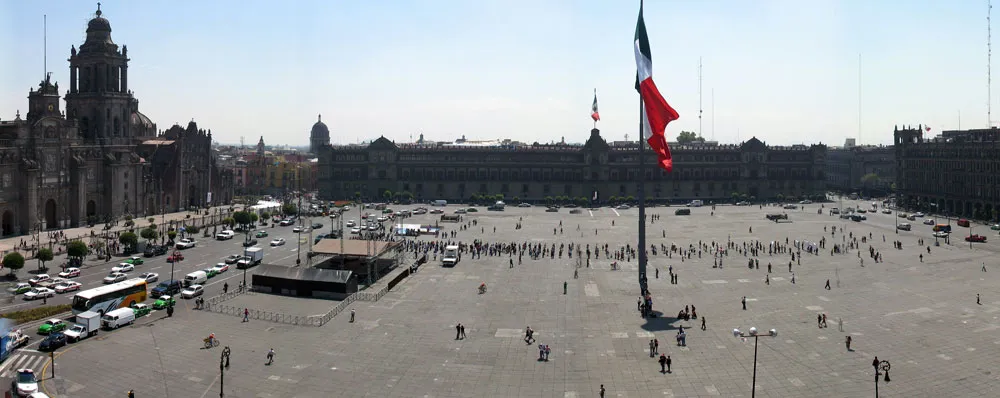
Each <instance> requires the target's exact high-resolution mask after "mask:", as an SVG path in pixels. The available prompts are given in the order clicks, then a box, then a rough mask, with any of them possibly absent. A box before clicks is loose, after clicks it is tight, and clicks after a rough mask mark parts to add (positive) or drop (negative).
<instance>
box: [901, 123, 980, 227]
mask: <svg viewBox="0 0 1000 398" xmlns="http://www.w3.org/2000/svg"><path fill="white" fill-rule="evenodd" d="M893 135H894V138H895V144H896V145H895V152H896V167H897V170H899V173H898V174H899V175H898V178H897V182H896V187H897V197H896V200H897V204H899V205H900V206H903V207H906V208H911V209H921V210H925V211H934V212H942V213H944V214H947V215H951V216H959V217H974V218H979V219H984V220H985V219H996V218H997V213H996V212H997V210H1000V187H998V182H1000V181H998V180H1000V129H997V128H995V127H994V128H991V129H976V130H960V131H944V132H942V133H941V136H940V137H939V138H936V139H925V138H924V137H923V129H922V128H921V127H920V126H918V127H916V128H914V127H896V128H895V129H894V132H893Z"/></svg>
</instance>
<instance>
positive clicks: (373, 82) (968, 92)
mask: <svg viewBox="0 0 1000 398" xmlns="http://www.w3.org/2000/svg"><path fill="white" fill-rule="evenodd" d="M101 4H102V5H101V10H102V12H103V13H104V17H106V18H107V19H108V20H109V21H110V22H111V27H112V38H113V40H114V41H115V43H117V44H119V45H122V44H127V45H128V49H129V52H128V55H129V57H130V58H131V62H130V64H129V75H130V76H129V86H130V89H132V90H133V91H134V92H135V96H136V97H137V98H138V99H139V101H140V102H139V107H140V110H141V111H142V112H143V113H144V114H146V115H147V116H149V117H150V118H151V119H152V120H153V121H154V122H155V123H157V125H158V128H159V129H161V130H163V129H167V128H169V127H170V126H171V125H173V124H174V123H180V124H182V125H186V123H187V122H188V121H190V120H195V121H196V122H197V123H198V125H199V127H200V128H206V129H211V130H212V133H213V136H214V137H215V139H216V140H217V141H219V142H221V143H223V144H239V143H240V140H241V138H242V137H245V141H246V143H247V145H254V144H256V142H257V140H258V139H259V137H260V136H263V137H264V140H265V142H266V143H267V144H269V145H292V146H295V145H306V144H308V140H309V131H310V129H311V127H312V125H313V123H315V122H316V120H317V116H318V115H320V114H321V115H322V118H323V122H324V123H326V124H327V126H328V127H329V129H330V136H331V140H332V142H333V143H334V144H349V143H359V142H362V141H369V140H373V139H375V138H378V137H379V136H385V137H387V138H389V139H392V140H394V141H396V142H397V143H402V142H411V141H412V140H416V139H417V137H418V136H419V135H420V134H424V137H425V139H427V140H434V141H453V140H455V139H456V138H459V137H462V136H465V137H466V138H467V139H469V140H492V139H503V138H509V139H514V140H519V141H523V142H541V143H547V142H557V141H560V140H562V139H565V140H566V141H567V142H576V143H582V142H584V141H586V139H587V138H588V137H589V136H590V129H591V128H593V122H592V120H591V119H590V107H591V103H592V101H593V96H594V90H595V89H596V90H597V96H598V101H599V108H600V114H601V121H600V122H598V125H597V127H598V128H600V129H601V135H602V136H603V137H604V138H605V139H607V140H609V141H616V140H624V139H625V138H626V136H627V137H629V139H632V140H634V139H635V138H636V136H637V135H638V128H639V127H638V117H639V115H638V106H639V105H638V100H639V99H638V94H637V93H636V92H635V90H634V87H633V85H634V79H635V57H634V52H633V37H634V34H635V24H636V17H637V15H638V10H639V2H638V1H633V0H611V1H608V0H474V1H468V0H466V1H461V0H393V1H387V0H374V1H346V0H326V1H307V0H302V1H286V2H278V1H270V2H265V1H256V0H241V1H236V0H218V1H208V2H206V1H191V0H173V1H160V0H151V1H122V0H105V1H102V3H101ZM96 8H97V5H96V2H94V3H90V2H86V1H68V0H50V1H21V0H0V48H2V49H3V53H4V55H3V58H4V61H2V62H0V119H3V120H10V119H12V118H14V115H15V113H16V112H17V110H20V111H21V113H22V115H23V114H25V113H26V108H27V95H28V89H29V88H31V87H37V85H38V82H39V81H40V80H41V79H42V78H43V76H44V71H45V70H46V68H45V66H44V65H45V64H46V63H45V62H44V61H43V59H44V58H45V57H44V55H45V54H46V51H43V47H44V45H43V43H44V42H45V40H43V36H44V35H43V33H44V32H45V30H44V29H43V15H44V16H45V17H44V18H46V19H47V37H48V39H47V48H48V50H47V55H48V62H47V65H48V67H47V70H48V71H50V72H52V76H53V79H54V80H56V81H58V82H59V83H61V84H62V87H63V88H65V87H68V83H69V67H68V66H69V64H68V62H67V61H66V59H67V58H68V57H69V51H70V46H71V45H76V46H77V47H78V48H79V45H80V44H82V43H83V41H84V38H85V36H86V32H85V31H86V25H87V21H88V20H89V19H90V18H92V17H93V13H94V11H95V10H96ZM644 13H645V20H646V26H647V31H648V33H649V40H650V46H651V49H652V58H653V79H654V80H655V81H656V84H657V86H659V88H660V91H661V93H662V94H663V96H664V97H665V98H666V99H667V101H668V102H669V103H670V104H671V105H672V106H673V107H674V108H675V109H677V111H678V112H679V113H680V119H679V120H677V121H674V122H673V123H671V124H670V125H669V126H668V127H667V132H666V134H667V136H668V138H673V137H676V135H677V134H678V133H679V132H680V131H682V130H683V131H693V132H696V133H698V132H700V133H701V135H702V136H703V137H704V138H706V139H709V140H712V139H714V140H717V141H719V142H722V143H738V142H742V141H745V140H747V139H749V138H750V137H751V136H755V137H757V138H758V139H761V140H762V141H764V142H766V143H768V144H770V145H791V144H800V143H801V144H815V143H823V144H827V145H837V146H839V145H842V144H843V143H844V140H845V138H849V137H851V138H857V139H858V141H859V143H862V144H872V145H877V144H891V143H892V131H893V126H894V125H904V124H905V125H918V124H923V125H928V126H930V127H931V128H932V134H933V133H937V132H940V131H941V130H952V129H958V128H965V129H968V128H982V127H986V126H988V125H989V124H990V118H989V117H988V116H987V108H988V107H987V104H988V103H990V102H992V104H993V105H997V101H996V100H995V97H996V96H995V95H993V94H992V93H991V90H989V89H988V85H987V69H988V68H987V25H988V24H987V19H986V17H987V2H986V1H978V0H975V1H972V0H953V1H947V0H908V1H892V0H889V1H870V0H845V1H827V0H807V1H802V0H755V1H738V0H737V1H729V0H706V1H695V0H649V1H647V2H646V4H645V11H644ZM998 61H1000V59H998ZM699 63H700V64H701V68H700V70H701V79H700V82H699ZM998 77H1000V75H998ZM996 109H997V113H998V116H994V117H992V118H993V119H994V121H995V120H997V119H1000V107H996ZM699 110H700V111H699ZM699 113H700V114H701V115H702V118H701V120H700V121H699V117H698V115H699Z"/></svg>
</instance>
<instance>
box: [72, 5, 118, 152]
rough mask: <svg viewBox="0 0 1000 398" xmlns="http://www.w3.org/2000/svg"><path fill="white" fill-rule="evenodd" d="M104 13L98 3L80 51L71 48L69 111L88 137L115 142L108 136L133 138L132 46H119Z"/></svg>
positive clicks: (86, 138) (81, 131) (85, 136)
mask: <svg viewBox="0 0 1000 398" xmlns="http://www.w3.org/2000/svg"><path fill="white" fill-rule="evenodd" d="M102 15H103V13H102V12H101V3H97V12H95V15H94V18H93V19H91V20H90V22H88V23H87V39H86V40H85V41H84V43H83V45H81V46H80V51H79V52H77V50H76V47H73V48H72V49H70V57H69V81H70V87H69V91H68V93H67V94H66V113H67V117H68V118H69V119H77V120H78V121H79V131H80V135H81V136H82V138H84V139H85V140H88V141H102V142H111V140H108V139H112V138H125V139H128V138H132V132H131V131H130V130H131V128H130V126H131V123H129V121H130V115H131V113H132V112H131V110H132V109H131V104H132V102H133V101H132V94H131V93H130V92H129V91H128V61H129V59H128V48H127V47H126V46H122V48H121V50H119V49H118V45H117V44H115V43H114V42H113V41H111V23H110V22H108V20H107V19H105V18H104V17H103V16H102Z"/></svg>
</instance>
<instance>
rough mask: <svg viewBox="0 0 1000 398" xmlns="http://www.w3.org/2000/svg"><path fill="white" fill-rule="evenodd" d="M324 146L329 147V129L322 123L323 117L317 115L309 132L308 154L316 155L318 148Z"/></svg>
mask: <svg viewBox="0 0 1000 398" xmlns="http://www.w3.org/2000/svg"><path fill="white" fill-rule="evenodd" d="M324 145H330V129H328V128H327V127H326V124H324V123H323V115H319V116H317V117H316V124H314V125H313V127H312V131H310V132H309V153H318V152H317V151H319V148H320V147H322V146H324Z"/></svg>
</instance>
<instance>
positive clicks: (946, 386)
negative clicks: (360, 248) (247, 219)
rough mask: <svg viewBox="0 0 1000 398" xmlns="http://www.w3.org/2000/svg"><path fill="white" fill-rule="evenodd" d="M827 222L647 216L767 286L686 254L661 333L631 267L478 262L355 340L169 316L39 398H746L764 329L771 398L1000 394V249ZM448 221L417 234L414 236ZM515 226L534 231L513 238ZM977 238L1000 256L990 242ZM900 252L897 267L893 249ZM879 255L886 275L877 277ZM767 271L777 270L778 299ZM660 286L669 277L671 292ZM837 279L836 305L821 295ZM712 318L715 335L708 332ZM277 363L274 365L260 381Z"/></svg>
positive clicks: (556, 216) (618, 218) (503, 233)
mask: <svg viewBox="0 0 1000 398" xmlns="http://www.w3.org/2000/svg"><path fill="white" fill-rule="evenodd" d="M833 205H836V204H833ZM846 205H847V204H846V203H845V206H846ZM819 206H820V205H818V204H816V205H806V209H805V210H802V211H799V210H777V209H776V208H767V207H765V208H763V209H760V208H758V207H757V206H753V207H732V206H725V207H719V208H718V209H717V210H716V211H715V215H714V216H712V215H710V213H711V211H712V210H711V208H710V207H701V208H693V209H692V215H690V216H675V215H674V210H675V209H677V207H656V208H651V209H649V211H648V212H649V213H650V214H658V215H662V218H660V219H659V220H656V221H655V222H653V223H651V224H649V226H648V230H647V234H648V243H649V244H654V245H656V246H657V248H659V245H660V244H665V245H667V246H670V245H671V244H676V245H677V246H680V247H683V248H687V247H688V245H691V244H693V245H698V242H699V241H702V242H705V243H709V244H711V242H712V241H715V242H717V243H721V244H725V243H726V242H727V240H731V241H732V242H735V243H737V244H738V245H740V246H741V247H742V244H743V242H747V241H761V242H763V243H764V244H765V252H764V254H763V255H762V256H760V257H759V259H760V263H761V266H760V269H754V270H749V269H747V258H746V257H744V256H743V255H741V254H739V253H737V251H736V250H730V251H729V256H728V257H725V259H724V267H723V268H713V267H712V264H713V258H712V256H711V255H709V254H708V253H707V252H706V253H703V254H702V256H701V257H700V258H699V256H698V254H697V253H695V254H694V255H693V258H691V259H685V260H684V261H683V262H682V261H681V259H680V256H679V255H677V254H674V255H673V257H672V258H669V257H667V256H666V255H664V254H663V253H660V252H658V254H657V255H652V254H650V267H651V268H650V270H649V288H650V290H651V293H652V295H653V302H654V309H655V310H657V311H661V312H662V313H663V314H664V315H665V316H664V317H659V318H651V319H644V318H642V317H640V316H639V313H638V311H637V309H636V302H637V299H638V296H639V288H638V284H637V270H636V269H637V267H636V261H635V260H632V261H629V262H624V261H623V262H621V264H622V268H621V269H620V270H617V271H613V270H611V269H610V266H609V264H610V262H611V261H610V260H607V259H606V258H605V257H604V255H603V253H602V255H601V257H600V259H598V260H593V259H592V260H591V261H590V267H589V268H587V267H586V266H585V265H584V266H583V267H582V268H580V269H579V278H578V279H574V277H573V271H574V269H575V268H576V266H577V258H576V257H575V256H574V258H572V259H570V258H568V257H567V256H566V255H565V254H564V255H563V256H562V258H559V257H558V256H556V258H555V259H544V260H533V259H529V258H528V257H527V256H525V257H524V259H523V263H522V264H517V263H518V261H517V260H518V259H517V256H515V257H514V263H515V267H514V268H513V269H511V268H509V266H508V264H509V263H508V259H509V257H508V256H506V255H503V256H499V257H489V256H483V258H482V259H472V258H471V256H469V255H468V254H466V255H464V256H463V258H462V261H461V262H460V263H459V264H458V265H457V266H456V267H454V268H442V267H440V266H439V264H438V263H437V262H434V261H431V262H429V263H428V264H426V265H425V266H423V267H421V268H420V270H419V272H417V273H416V274H414V275H412V276H410V277H409V278H408V279H406V280H405V281H404V282H403V283H402V284H400V285H399V286H397V287H396V288H394V289H393V290H392V291H391V292H390V293H388V294H387V295H385V296H384V297H383V298H382V299H381V300H379V301H378V302H361V301H357V302H354V303H353V304H351V305H350V306H349V307H348V309H354V310H356V312H357V320H356V322H354V323H350V322H349V315H348V314H341V315H340V316H338V317H336V318H335V319H334V320H332V321H331V322H329V323H327V324H326V325H325V326H322V327H305V326H291V325H284V324H277V323H268V322H264V321H251V322H247V323H243V322H241V319H239V318H237V317H233V316H225V315H220V314H214V313H209V312H203V311H194V310H189V309H184V310H183V311H179V312H178V313H177V314H175V316H174V317H173V318H169V319H167V318H164V316H165V315H164V314H163V313H162V312H157V313H154V314H153V315H152V316H151V317H149V318H146V319H143V320H141V321H139V322H137V324H136V325H135V326H132V327H129V328H125V329H121V330H118V331H115V332H105V333H102V334H101V335H99V336H98V338H96V339H91V340H88V341H85V342H82V343H78V344H74V345H72V346H70V347H69V348H66V349H62V350H60V351H59V352H57V353H56V359H55V367H56V369H55V374H56V376H55V378H52V371H51V366H49V367H46V371H45V373H44V377H46V378H49V380H47V381H46V382H45V383H44V384H43V391H46V392H48V393H49V394H50V395H51V396H54V397H107V396H118V395H120V396H124V394H125V392H126V391H128V390H129V389H135V391H136V396H137V397H142V398H146V397H184V398H189V397H195V398H197V397H209V396H217V395H218V394H219V389H220V387H221V385H222V384H223V383H224V388H225V391H226V397H258V398H266V397H331V396H338V397H369V396H370V397H596V396H598V390H599V388H600V385H601V384H603V385H604V386H605V388H606V389H607V393H606V396H607V397H713V396H719V397H740V396H746V397H749V396H750V393H751V378H752V374H753V366H754V345H753V340H752V339H751V340H748V341H741V340H740V339H738V338H735V337H733V333H732V331H733V329H734V328H740V329H741V330H744V331H745V330H747V329H749V328H750V327H751V326H756V327H757V328H759V329H761V330H762V331H763V330H768V329H772V328H774V329H777V330H778V335H777V337H774V338H771V337H762V338H760V340H759V351H758V362H757V395H758V396H761V397H818V396H821V397H857V396H870V395H872V394H874V389H875V386H874V383H873V380H874V374H873V369H872V359H873V358H874V357H875V356H876V355H877V356H878V357H879V359H884V360H888V361H890V362H891V364H892V368H891V372H890V374H891V380H892V381H891V382H890V383H888V384H886V383H884V382H882V383H880V385H879V389H880V393H881V394H882V395H883V396H898V397H943V396H949V397H977V396H997V395H998V394H1000V392H998V391H997V390H998V388H1000V387H998V386H1000V380H998V379H1000V371H998V370H996V369H995V368H994V367H993V366H991V365H993V364H995V363H996V361H995V359H994V360H991V359H990V358H994V357H996V355H997V354H998V353H1000V337H998V335H997V330H1000V319H998V316H1000V292H998V291H997V290H996V289H995V286H997V283H996V281H995V279H996V278H998V277H1000V267H997V260H996V259H997V258H1000V257H998V251H1000V246H998V245H997V242H989V243H986V244H977V245H976V246H975V248H973V249H970V248H969V245H968V244H967V243H964V242H961V237H962V236H964V235H966V234H967V232H968V231H966V230H965V228H956V231H955V234H954V235H955V237H956V239H954V240H953V241H952V243H953V244H952V245H946V244H942V245H941V246H939V247H932V248H931V253H930V254H928V253H927V251H926V248H925V247H920V246H918V244H917V239H918V238H924V239H925V240H926V242H927V243H929V244H933V243H934V238H932V237H931V232H930V226H926V225H922V224H920V221H917V222H911V223H912V224H914V225H913V231H912V232H901V233H900V234H898V235H897V234H895V233H894V224H895V215H884V214H869V215H868V220H867V221H864V222H851V221H849V220H847V221H845V220H841V219H839V218H835V217H831V216H829V215H827V214H826V212H824V214H822V215H820V214H817V212H816V210H817V209H819ZM829 206H830V204H827V207H829ZM455 208H456V207H455V206H449V207H448V208H447V211H448V212H449V213H450V212H452V211H453V210H454V209H455ZM769 212H788V213H789V215H790V220H791V222H788V223H779V224H776V223H773V222H769V221H767V220H765V218H764V215H765V214H766V213H769ZM636 216H637V210H636V209H629V210H612V209H609V208H601V209H600V210H597V211H593V212H591V211H588V210H586V209H584V210H583V211H582V214H568V209H562V210H561V211H560V212H559V213H546V212H544V208H541V207H534V208H530V209H519V208H508V210H507V211H505V212H486V211H481V212H479V213H474V214H469V215H467V216H466V219H465V220H466V221H471V220H476V221H477V222H478V225H476V226H471V227H469V229H468V230H467V231H461V232H459V235H458V238H457V239H458V240H461V241H464V242H471V241H472V240H473V239H482V240H484V241H486V242H524V241H527V242H530V243H536V242H537V243H545V244H552V243H556V245H557V246H558V245H559V244H560V243H567V244H568V243H576V244H582V245H587V244H590V245H591V247H593V246H594V245H595V244H601V245H603V244H605V243H607V244H609V246H610V248H611V249H612V250H615V249H617V248H618V247H619V246H624V245H625V244H631V245H632V246H633V247H634V246H635V244H636V233H637V232H636V229H637V228H636V220H637V217H636ZM347 218H352V217H351V216H348V217H347ZM355 218H356V217H355ZM435 218H436V216H431V215H425V216H417V217H413V218H412V219H410V220H407V223H410V222H413V223H416V222H423V223H425V224H426V223H433V221H432V220H433V219H435ZM519 220H520V221H521V222H522V223H523V226H524V228H523V229H515V225H516V224H517V223H518V221H519ZM560 222H562V227H561V228H562V233H560V232H559V230H560V225H559V224H560ZM612 223H614V224H613V225H612ZM443 225H444V226H445V227H447V228H449V229H448V230H457V228H458V227H459V224H443ZM824 226H826V227H831V226H836V227H837V228H838V232H837V234H836V235H834V236H831V234H830V232H829V231H827V232H825V233H824ZM494 227H495V228H496V230H495V231H494V229H493V228H494ZM751 228H752V232H751V231H750V229H751ZM840 228H846V232H847V233H852V234H854V235H855V236H858V235H864V236H868V235H869V234H871V237H872V239H871V240H870V241H869V243H862V244H860V246H861V248H862V249H863V250H862V257H863V258H864V259H865V262H864V264H865V265H864V267H861V266H860V265H859V260H858V256H857V251H856V250H852V251H850V252H849V253H847V254H837V255H833V256H831V254H830V249H831V248H832V245H833V244H835V243H842V234H841V232H840V231H839V229H840ZM595 231H596V232H595ZM974 232H976V233H981V234H986V235H988V236H990V238H991V240H993V238H996V237H997V236H996V232H994V231H989V230H988V228H985V227H983V226H978V227H976V230H975V231H974ZM664 235H665V236H666V237H665V238H664ZM883 235H884V236H885V242H883V239H882V236H883ZM823 237H826V238H827V240H828V243H827V246H826V249H825V250H820V253H819V255H808V254H807V255H804V257H803V258H802V261H801V265H797V264H796V265H794V266H793V271H794V274H795V278H796V280H795V282H796V283H794V284H793V283H791V274H790V273H789V272H788V262H789V261H790V257H789V255H787V254H780V255H777V254H776V255H773V256H769V255H767V253H766V244H767V243H769V242H771V241H780V242H781V243H784V242H785V240H786V239H789V242H790V243H791V242H792V241H794V240H796V239H798V240H803V241H810V242H818V241H819V240H820V239H822V238H823ZM420 239H423V240H430V239H431V238H430V237H422V238H420ZM897 239H898V240H900V241H901V242H902V245H903V250H897V249H894V248H893V245H892V242H893V241H894V240H897ZM859 242H860V241H859ZM869 245H871V246H872V247H874V249H875V250H877V251H879V252H880V253H881V255H882V256H883V258H884V262H883V263H879V264H875V263H873V261H871V259H870V258H869V257H868V255H867V254H868V247H869ZM921 253H923V254H924V261H923V262H921V261H920V258H919V257H918V255H919V254H921ZM411 258H412V257H411ZM769 262H770V263H773V266H774V267H773V272H772V273H771V274H770V284H769V285H768V284H765V282H764V280H765V276H766V275H767V269H766V264H767V263H769ZM984 262H985V265H986V268H987V272H983V271H982V267H983V264H984ZM584 263H585V262H584ZM669 266H673V269H674V270H675V271H676V272H677V273H678V275H679V283H678V284H675V285H674V284H670V283H669V277H668V276H667V268H668V267H669ZM652 267H656V268H658V269H659V271H660V275H659V276H660V277H659V278H658V279H657V278H655V273H654V271H653V268H652ZM828 279H829V280H830V281H831V289H830V290H827V289H825V288H824V284H825V282H826V281H827V280H828ZM481 282H485V283H486V284H487V285H488V287H489V289H488V292H487V293H486V294H482V295H480V294H477V291H476V288H477V286H478V285H479V284H480V283H481ZM563 283H566V284H567V285H568V291H567V294H563ZM977 293H980V294H981V295H982V304H981V305H977V304H976V294H977ZM743 296H746V297H747V309H746V310H743V309H742V308H741V303H740V300H741V298H742V297H743ZM238 300H248V302H250V301H252V302H254V303H255V305H258V306H268V305H270V306H271V307H274V308H287V306H288V305H289V304H288V302H289V301H288V300H294V299H289V298H284V297H274V296H268V295H255V296H252V297H247V298H240V299H234V300H233V303H237V302H238ZM261 300H264V301H267V300H275V302H274V303H266V302H262V301H261ZM328 304H329V306H333V305H335V304H336V303H335V302H329V303H328ZM685 305H694V306H696V307H697V313H698V316H699V319H692V320H690V321H682V320H677V319H675V318H674V316H676V314H677V312H678V311H680V310H682V309H683V308H684V306H685ZM314 307H316V306H315V305H314V304H313V303H307V302H305V301H303V302H302V304H301V306H300V307H298V308H295V307H294V306H293V308H292V309H294V310H295V311H297V312H298V313H301V314H313V313H319V312H318V311H317V310H316V309H314ZM817 314H826V315H827V317H828V325H829V327H827V328H819V327H817V323H816V316H817ZM703 317H704V318H705V319H706V321H707V322H706V323H707V330H705V331H702V330H700V324H701V318H703ZM838 320H842V321H843V329H844V330H843V331H840V330H839V325H838ZM457 323H462V324H463V325H465V326H466V333H467V335H468V336H467V338H465V339H462V340H456V338H455V337H456V336H455V334H456V330H455V325H456V324H457ZM526 326H531V328H532V329H534V330H535V331H536V333H535V338H536V339H537V342H536V343H533V344H527V343H525V342H524V341H523V336H524V329H525V327H526ZM681 326H684V328H685V330H688V337H687V346H686V347H679V346H677V345H676V344H675V339H674V336H675V334H676V332H677V329H678V328H679V327H681ZM209 333H215V334H216V335H217V336H218V337H219V338H220V339H221V341H222V345H223V346H229V347H230V348H231V350H232V354H231V357H230V361H231V363H230V367H229V368H228V370H227V371H226V372H225V376H224V380H222V379H221V378H220V376H219V362H218V361H219V358H220V353H221V352H222V350H221V348H222V347H219V348H213V349H208V350H206V349H203V348H202V342H201V340H202V338H204V337H206V336H207V335H208V334H209ZM846 336H851V337H852V339H853V344H852V348H853V350H852V351H848V350H847V349H846V347H845V343H844V341H845V338H846ZM654 338H656V339H658V340H659V342H660V351H661V352H663V353H665V354H667V355H670V356H671V359H672V362H673V363H672V373H667V374H663V373H660V366H659V364H658V363H657V362H656V360H654V359H653V358H650V356H649V351H648V343H649V340H651V339H654ZM537 344H548V345H550V346H551V349H552V351H551V356H550V357H549V360H548V361H547V362H546V361H539V360H538V348H537ZM272 347H273V348H274V349H275V351H276V353H277V355H276V357H275V361H274V363H273V364H271V365H265V355H266V353H267V351H268V349H269V348H272Z"/></svg>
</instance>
